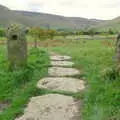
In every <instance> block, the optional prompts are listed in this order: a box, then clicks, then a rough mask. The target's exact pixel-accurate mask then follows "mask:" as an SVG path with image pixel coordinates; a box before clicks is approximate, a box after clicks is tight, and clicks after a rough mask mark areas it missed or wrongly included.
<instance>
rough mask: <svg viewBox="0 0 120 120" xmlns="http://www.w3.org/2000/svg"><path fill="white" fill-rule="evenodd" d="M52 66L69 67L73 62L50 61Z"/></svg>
mask: <svg viewBox="0 0 120 120" xmlns="http://www.w3.org/2000/svg"><path fill="white" fill-rule="evenodd" d="M51 65H52V66H68V67H71V66H73V65H74V63H73V62H70V61H51Z"/></svg>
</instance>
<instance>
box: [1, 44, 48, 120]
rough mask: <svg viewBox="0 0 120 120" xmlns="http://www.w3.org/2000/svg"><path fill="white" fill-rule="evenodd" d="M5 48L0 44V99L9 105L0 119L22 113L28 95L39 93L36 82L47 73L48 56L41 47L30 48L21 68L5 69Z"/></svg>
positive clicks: (11, 117) (14, 116)
mask: <svg viewBox="0 0 120 120" xmlns="http://www.w3.org/2000/svg"><path fill="white" fill-rule="evenodd" d="M6 59H7V58H6V48H5V47H3V46H0V86H1V87H0V101H7V102H8V103H9V107H8V108H6V109H5V110H4V111H3V112H2V113H0V120H14V119H15V118H16V117H17V116H19V115H20V114H22V113H23V111H24V108H25V107H26V104H27V103H28V101H29V99H30V97H32V96H36V95H38V94H39V95H41V94H42V91H38V92H37V88H36V83H37V81H38V80H40V78H42V77H44V76H46V75H47V69H48V67H47V66H48V65H49V57H48V54H47V52H46V51H44V50H43V49H30V50H29V54H28V64H27V67H26V68H25V69H23V70H19V71H14V72H9V71H8V70H7V60H6Z"/></svg>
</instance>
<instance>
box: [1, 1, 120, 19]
mask: <svg viewBox="0 0 120 120" xmlns="http://www.w3.org/2000/svg"><path fill="white" fill-rule="evenodd" d="M1 4H3V5H6V6H8V7H10V8H12V9H19V10H29V11H38V12H45V13H51V14H58V15H64V16H76V17H87V18H99V19H112V18H114V17H117V16H119V15H120V13H119V11H120V1H119V0H20V1H18V0H1Z"/></svg>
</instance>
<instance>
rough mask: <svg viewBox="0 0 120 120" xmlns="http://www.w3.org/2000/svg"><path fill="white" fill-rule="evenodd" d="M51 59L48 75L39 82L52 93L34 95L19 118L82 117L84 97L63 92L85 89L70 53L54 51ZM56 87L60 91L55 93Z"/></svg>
mask: <svg viewBox="0 0 120 120" xmlns="http://www.w3.org/2000/svg"><path fill="white" fill-rule="evenodd" d="M50 59H51V67H49V69H48V77H45V78H43V79H41V80H40V81H38V83H37V85H36V86H37V88H40V89H41V88H42V89H46V90H49V91H51V93H50V94H45V95H42V96H37V97H32V98H31V99H30V102H29V103H28V105H27V108H26V109H25V110H24V114H23V115H22V116H21V117H19V118H16V120H80V113H81V112H80V108H81V101H80V100H77V99H75V98H73V96H72V95H71V96H70V95H69V96H66V95H63V94H60V92H63V93H64V92H70V93H77V92H80V91H82V90H84V89H85V82H84V81H83V80H80V79H77V78H76V77H75V76H77V75H80V74H81V73H80V71H78V70H77V69H75V68H73V65H74V63H73V62H71V59H72V58H71V57H70V56H61V55H58V54H55V53H51V54H50ZM55 91H59V92H58V93H56V94H53V92H55Z"/></svg>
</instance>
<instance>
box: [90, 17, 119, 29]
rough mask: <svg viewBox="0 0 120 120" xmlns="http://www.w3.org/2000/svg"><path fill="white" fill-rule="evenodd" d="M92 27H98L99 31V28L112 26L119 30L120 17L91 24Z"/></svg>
mask: <svg viewBox="0 0 120 120" xmlns="http://www.w3.org/2000/svg"><path fill="white" fill-rule="evenodd" d="M92 27H94V28H96V29H99V30H100V31H101V30H108V29H109V28H112V29H113V30H116V31H119V30H120V17H117V18H115V19H112V20H108V21H105V22H102V23H100V24H98V25H93V26H92Z"/></svg>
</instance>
